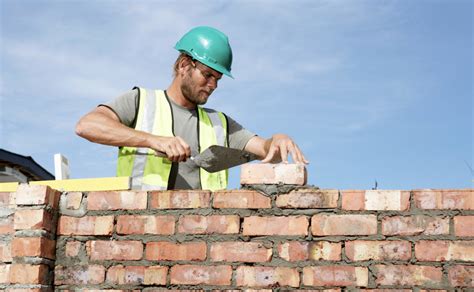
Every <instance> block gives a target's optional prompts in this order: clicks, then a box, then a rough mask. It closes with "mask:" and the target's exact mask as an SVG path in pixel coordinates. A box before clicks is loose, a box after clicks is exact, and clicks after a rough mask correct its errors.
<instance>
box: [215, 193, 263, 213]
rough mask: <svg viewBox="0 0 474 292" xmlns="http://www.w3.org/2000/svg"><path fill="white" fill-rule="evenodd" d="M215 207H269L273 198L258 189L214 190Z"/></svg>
mask: <svg viewBox="0 0 474 292" xmlns="http://www.w3.org/2000/svg"><path fill="white" fill-rule="evenodd" d="M213 195H214V202H213V207H214V208H218V209H219V208H236V209H267V208H271V200H270V198H269V197H267V196H264V195H262V194H260V193H259V192H256V191H250V190H231V191H217V192H214V194H213Z"/></svg>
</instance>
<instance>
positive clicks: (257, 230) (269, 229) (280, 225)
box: [243, 216, 309, 236]
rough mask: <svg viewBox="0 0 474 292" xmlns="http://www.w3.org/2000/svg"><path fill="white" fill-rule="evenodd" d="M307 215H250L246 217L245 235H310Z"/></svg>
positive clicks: (244, 224)
mask: <svg viewBox="0 0 474 292" xmlns="http://www.w3.org/2000/svg"><path fill="white" fill-rule="evenodd" d="M308 224H309V220H308V217H306V216H272V217H260V216H249V217H245V218H244V223H243V235H250V236H253V235H308Z"/></svg>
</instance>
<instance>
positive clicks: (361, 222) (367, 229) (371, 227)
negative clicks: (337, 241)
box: [311, 214, 377, 236]
mask: <svg viewBox="0 0 474 292" xmlns="http://www.w3.org/2000/svg"><path fill="white" fill-rule="evenodd" d="M311 232H312V233H313V235H316V236H325V235H370V234H377V217H376V216H375V215H325V214H321V215H315V216H313V217H312V218H311Z"/></svg>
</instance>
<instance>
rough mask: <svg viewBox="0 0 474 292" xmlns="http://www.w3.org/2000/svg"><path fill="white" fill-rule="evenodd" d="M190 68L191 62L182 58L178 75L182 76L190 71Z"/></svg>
mask: <svg viewBox="0 0 474 292" xmlns="http://www.w3.org/2000/svg"><path fill="white" fill-rule="evenodd" d="M190 67H191V60H190V59H189V58H182V59H181V60H180V61H179V63H178V73H179V74H181V75H182V74H184V73H186V72H187V71H188V70H190Z"/></svg>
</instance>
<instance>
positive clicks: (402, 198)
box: [341, 190, 410, 211]
mask: <svg viewBox="0 0 474 292" xmlns="http://www.w3.org/2000/svg"><path fill="white" fill-rule="evenodd" d="M341 194H342V209H343V210H354V211H361V210H374V211H388V210H393V211H406V210H408V209H409V208H410V192H408V191H399V190H367V191H354V190H349V191H342V192H341Z"/></svg>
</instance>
